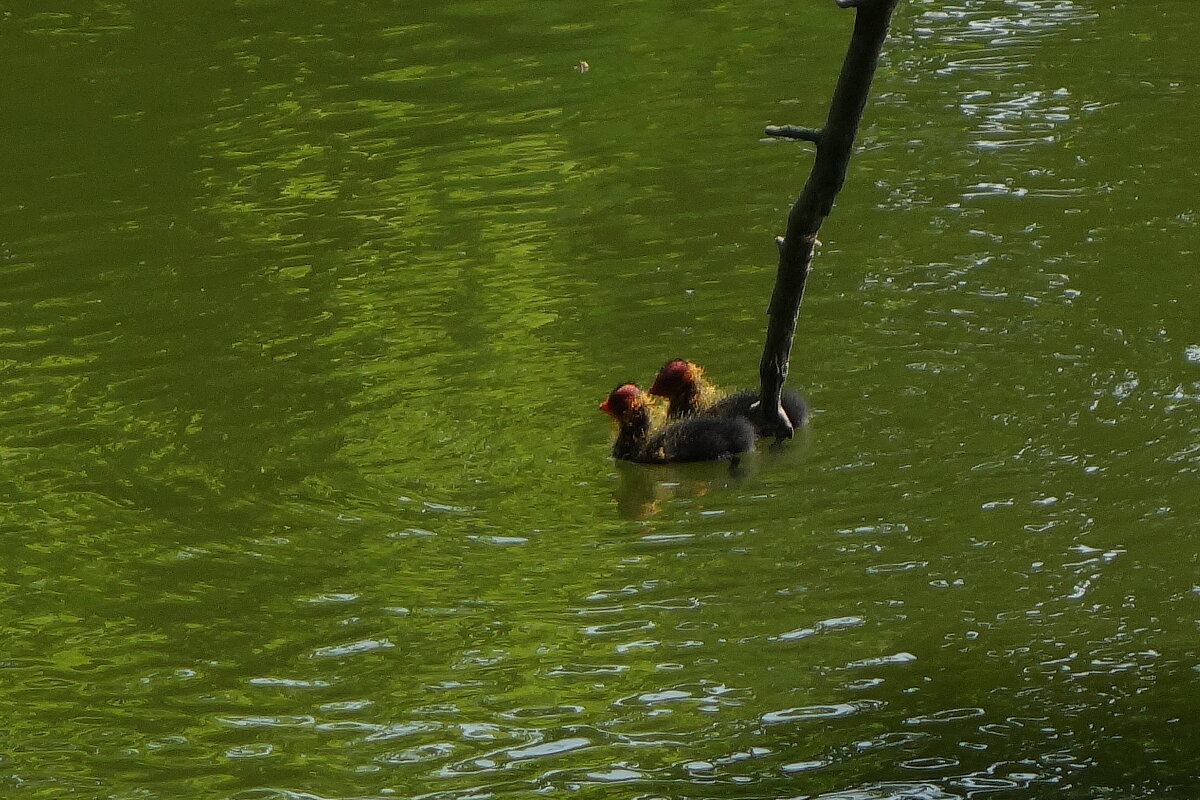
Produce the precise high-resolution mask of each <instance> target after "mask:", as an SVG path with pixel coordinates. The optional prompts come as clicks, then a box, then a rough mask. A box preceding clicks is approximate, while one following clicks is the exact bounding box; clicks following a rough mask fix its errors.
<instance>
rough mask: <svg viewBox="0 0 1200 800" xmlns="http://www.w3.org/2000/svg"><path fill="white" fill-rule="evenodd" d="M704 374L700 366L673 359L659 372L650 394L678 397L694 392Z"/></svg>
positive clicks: (680, 359)
mask: <svg viewBox="0 0 1200 800" xmlns="http://www.w3.org/2000/svg"><path fill="white" fill-rule="evenodd" d="M702 374H704V370H703V369H701V368H700V366H699V365H698V364H693V363H692V362H691V361H685V360H684V359H682V358H673V359H671V360H670V361H668V362H667V363H666V364H663V366H662V369H660V370H659V371H658V375H656V376H655V378H654V384H653V385H652V386H651V387H650V390H649V391H650V394H653V395H657V396H659V397H676V396H678V395H680V394H683V393H684V392H687V391H694V390H695V388H696V385H697V383H699V381H700V376H701V375H702Z"/></svg>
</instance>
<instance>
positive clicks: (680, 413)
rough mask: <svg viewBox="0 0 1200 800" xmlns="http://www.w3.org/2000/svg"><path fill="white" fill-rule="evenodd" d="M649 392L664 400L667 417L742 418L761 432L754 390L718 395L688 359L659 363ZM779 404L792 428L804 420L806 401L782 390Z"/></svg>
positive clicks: (801, 423) (698, 368)
mask: <svg viewBox="0 0 1200 800" xmlns="http://www.w3.org/2000/svg"><path fill="white" fill-rule="evenodd" d="M650 394H652V395H655V396H656V397H665V398H666V399H667V401H668V404H669V405H668V406H667V419H685V418H687V417H690V416H695V415H699V416H702V417H743V418H745V419H748V420H750V422H752V423H754V424H755V432H756V433H757V434H758V435H760V436H762V435H764V433H763V431H761V430H758V428H757V422H755V420H754V418H753V416H752V415H751V406H753V405H754V404H755V403H757V402H758V392H757V391H755V390H754V389H743V390H741V391H739V392H733V393H732V394H727V395H723V396H722V394H721V392H720V391H719V390H718V389H717V388H716V387H714V386H713V385H712V384H711V383H709V382H708V381H707V380H705V379H704V369H703V367H701V366H700V365H699V364H695V363H693V362H691V361H685V360H684V359H682V358H673V359H671V360H670V361H668V362H667V363H666V364H663V367H662V369H660V370H659V371H658V375H656V376H655V378H654V384H653V385H652V386H651V387H650ZM780 404H781V405H782V406H783V411H784V413H785V414H787V416H788V421H789V422H791V423H792V427H793V428H798V427H800V426H801V425H803V424H804V421H805V420H807V419H808V401H807V400H805V399H804V397H803V396H802V395H800V394H799V393H797V392H793V391H792V390H791V389H784V390H783V395H782V397H781V398H780Z"/></svg>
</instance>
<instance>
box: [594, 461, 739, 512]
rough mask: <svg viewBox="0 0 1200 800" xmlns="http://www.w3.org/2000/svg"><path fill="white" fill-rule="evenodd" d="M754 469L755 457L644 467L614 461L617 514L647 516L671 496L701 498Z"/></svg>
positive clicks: (673, 497)
mask: <svg viewBox="0 0 1200 800" xmlns="http://www.w3.org/2000/svg"><path fill="white" fill-rule="evenodd" d="M756 469H757V459H756V458H750V459H745V458H743V459H741V460H740V461H738V462H736V463H731V464H729V465H728V466H725V465H720V464H664V465H657V466H650V467H647V466H645V465H643V464H634V463H631V462H628V461H617V479H618V484H617V488H616V491H615V492H613V499H615V500H616V501H617V513H618V514H620V515H621V516H622V517H625V518H627V519H650V518H651V517H653V516H654V515H655V514H657V513H658V512H659V511H661V510H662V503H664V502H666V501H669V500H672V499H675V498H689V497H703V496H704V495H706V494H708V493H709V492H711V491H719V490H721V489H728V488H732V487H736V486H738V485H740V484H741V483H742V482H743V481H744V480H745V479H746V478H747V477H749V476H750V475H753V474H754V472H755V470H756Z"/></svg>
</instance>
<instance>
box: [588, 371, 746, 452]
mask: <svg viewBox="0 0 1200 800" xmlns="http://www.w3.org/2000/svg"><path fill="white" fill-rule="evenodd" d="M600 410H601V411H603V412H604V413H606V414H608V415H609V416H611V417H612V418H613V419H615V420H616V421H617V425H618V430H617V439H616V441H615V442H613V457H614V458H619V459H622V460H625V461H636V462H640V463H643V464H667V463H673V462H680V461H718V460H721V459H730V458H734V457H736V456H737V455H738V454H740V453H746V452H749V451H751V450H753V449H754V439H755V436H754V427H753V426H752V425H750V423H749V422H747V421H746V420H745V419H742V418H740V417H736V416H733V417H721V416H708V417H690V418H688V419H684V420H679V421H676V422H669V423H667V424H666V425H665V426H663V427H662V428H661V429H659V430H657V431H654V432H651V430H650V409H649V408H648V406H647V404H646V396H645V394H643V393H642V390H641V389H640V388H639V387H638V386H637V385H636V384H632V383H624V384H621V385H620V386H618V387H617V388H616V389H614V390H613V391H612V393H610V394H609V396H608V398H607V399H605V401H604V402H603V403H601V404H600Z"/></svg>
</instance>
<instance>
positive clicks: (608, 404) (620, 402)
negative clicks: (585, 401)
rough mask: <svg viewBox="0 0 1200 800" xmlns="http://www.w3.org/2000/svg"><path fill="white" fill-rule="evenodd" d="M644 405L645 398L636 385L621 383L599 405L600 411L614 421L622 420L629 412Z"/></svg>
mask: <svg viewBox="0 0 1200 800" xmlns="http://www.w3.org/2000/svg"><path fill="white" fill-rule="evenodd" d="M644 405H646V396H645V395H644V394H642V390H641V388H640V387H639V386H638V385H637V384H636V383H622V384H621V385H620V386H618V387H617V388H615V389H613V390H612V392H610V393H609V395H608V397H607V398H605V400H604V402H603V403H601V404H600V410H601V411H603V412H604V413H605V414H608V415H609V416H610V417H613V418H614V419H624V418H625V417H626V416H627V415H628V414H629V413H630V412H631V411H637V410H638V409H640V408H641V407H642V406H644Z"/></svg>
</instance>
